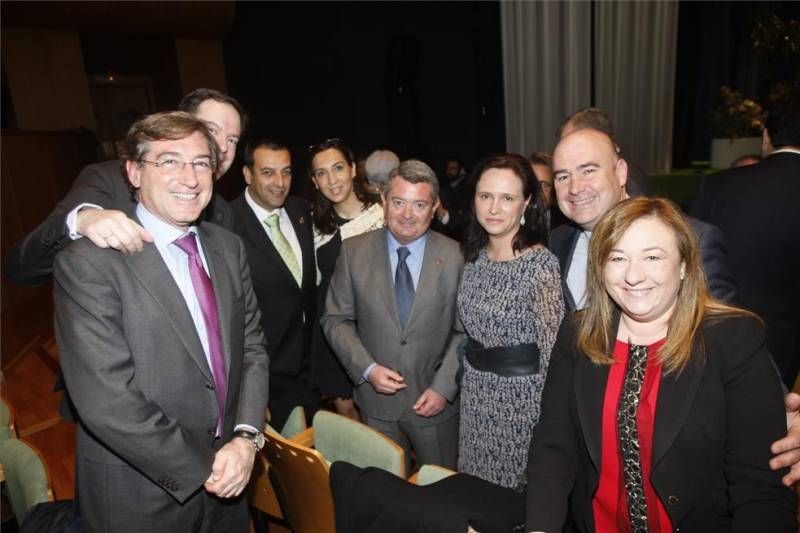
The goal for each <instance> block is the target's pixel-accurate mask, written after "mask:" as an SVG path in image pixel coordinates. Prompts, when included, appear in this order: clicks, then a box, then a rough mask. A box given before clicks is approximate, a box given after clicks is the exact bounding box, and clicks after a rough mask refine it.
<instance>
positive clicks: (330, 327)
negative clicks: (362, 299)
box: [320, 243, 375, 384]
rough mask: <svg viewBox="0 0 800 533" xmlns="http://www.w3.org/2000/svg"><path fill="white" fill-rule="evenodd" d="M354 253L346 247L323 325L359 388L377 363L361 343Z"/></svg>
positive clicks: (338, 266) (344, 244) (332, 278)
mask: <svg viewBox="0 0 800 533" xmlns="http://www.w3.org/2000/svg"><path fill="white" fill-rule="evenodd" d="M351 250H352V248H351V247H350V246H347V244H346V243H343V245H342V249H341V252H340V253H339V258H338V259H337V260H336V269H335V270H334V272H333V276H332V277H331V283H330V286H329V288H328V296H327V298H326V299H325V309H324V311H323V313H322V317H321V318H320V325H321V326H322V331H323V332H324V333H325V338H327V339H328V342H329V343H330V345H331V348H333V351H334V353H335V354H336V356H337V357H338V358H339V361H341V362H342V364H343V365H344V367H345V369H346V370H347V372H348V374H350V379H352V380H353V382H354V383H356V384H358V383H359V381H360V380H361V377H362V376H363V375H364V371H365V370H366V369H367V367H368V366H369V365H371V364H372V363H374V362H375V359H374V358H373V357H372V355H370V353H369V352H368V351H367V348H366V347H365V346H364V343H362V342H361V338H360V337H359V335H358V329H357V328H356V302H355V291H354V289H353V278H352V274H351V272H350V254H351V253H352V252H351Z"/></svg>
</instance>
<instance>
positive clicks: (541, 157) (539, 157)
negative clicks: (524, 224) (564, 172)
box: [528, 152, 567, 234]
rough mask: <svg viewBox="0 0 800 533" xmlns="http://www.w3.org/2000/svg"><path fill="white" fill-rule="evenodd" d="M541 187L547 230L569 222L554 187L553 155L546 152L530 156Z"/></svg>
mask: <svg viewBox="0 0 800 533" xmlns="http://www.w3.org/2000/svg"><path fill="white" fill-rule="evenodd" d="M528 161H530V162H531V168H532V169H533V173H534V174H536V181H538V182H539V189H541V191H542V200H543V201H544V204H545V206H546V207H547V214H546V218H547V232H548V234H549V233H550V230H551V229H552V228H556V227H558V226H560V225H561V224H564V223H565V222H567V217H565V216H564V214H563V213H562V212H561V210H560V209H559V208H558V202H556V197H555V194H556V193H555V191H554V189H553V157H552V156H551V155H550V154H547V153H544V152H534V153H532V154H531V155H529V156H528Z"/></svg>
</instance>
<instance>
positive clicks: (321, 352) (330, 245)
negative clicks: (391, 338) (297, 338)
mask: <svg viewBox="0 0 800 533" xmlns="http://www.w3.org/2000/svg"><path fill="white" fill-rule="evenodd" d="M309 157H310V160H311V164H310V174H311V180H312V181H313V182H314V187H316V189H317V193H316V198H315V200H314V208H313V218H314V249H315V250H316V257H317V269H318V275H317V282H318V283H317V312H318V313H321V312H322V309H323V307H324V305H325V296H326V295H327V293H328V285H329V284H330V281H331V276H332V275H333V270H334V268H335V267H336V259H337V257H338V256H339V248H340V247H341V245H342V241H343V240H344V239H347V238H348V237H353V236H355V235H361V234H362V233H366V232H367V231H372V230H374V229H377V228H381V227H383V224H384V218H383V208H382V207H381V205H380V202H379V197H378V196H377V195H375V194H373V193H371V192H369V191H368V190H367V188H366V181H365V180H364V179H362V178H359V177H358V176H357V174H356V164H355V161H354V159H353V152H352V151H351V150H350V149H349V148H348V147H347V146H346V145H345V144H344V142H343V141H342V140H340V139H329V140H327V141H324V142H322V143H319V144H315V145H312V146H311V147H310V149H309ZM311 358H312V362H311V382H312V384H313V385H314V386H315V387H317V388H318V389H319V391H320V393H321V394H322V395H323V396H328V397H331V398H333V403H334V406H335V408H336V412H337V413H339V414H341V415H344V416H348V417H350V418H353V419H355V420H359V416H358V411H357V410H356V408H355V405H354V403H353V382H352V381H351V380H350V378H349V377H348V376H347V372H346V371H345V369H344V367H343V366H342V364H341V363H340V362H339V359H338V358H337V357H336V356H335V355H334V354H333V352H331V349H330V347H329V346H328V341H327V340H325V336H324V335H323V334H322V328H320V326H319V316H317V317H316V318H315V326H314V334H313V341H312V355H311Z"/></svg>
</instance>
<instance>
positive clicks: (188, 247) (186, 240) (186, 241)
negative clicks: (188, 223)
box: [174, 232, 199, 256]
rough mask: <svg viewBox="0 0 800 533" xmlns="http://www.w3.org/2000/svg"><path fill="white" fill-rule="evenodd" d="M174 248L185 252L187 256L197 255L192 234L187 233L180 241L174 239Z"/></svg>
mask: <svg viewBox="0 0 800 533" xmlns="http://www.w3.org/2000/svg"><path fill="white" fill-rule="evenodd" d="M174 244H175V246H177V247H178V248H180V249H181V250H183V251H184V252H186V254H187V255H189V256H192V255H198V253H199V252H198V251H197V240H195V234H194V233H191V232H190V233H187V234H186V235H184V236H183V237H181V238H180V239H175V241H174Z"/></svg>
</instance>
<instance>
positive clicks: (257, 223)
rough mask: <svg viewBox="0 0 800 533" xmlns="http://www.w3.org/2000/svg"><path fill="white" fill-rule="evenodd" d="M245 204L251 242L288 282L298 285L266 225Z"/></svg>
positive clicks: (247, 227) (247, 228) (247, 229)
mask: <svg viewBox="0 0 800 533" xmlns="http://www.w3.org/2000/svg"><path fill="white" fill-rule="evenodd" d="M243 203H244V210H245V213H244V217H243V218H244V225H245V231H247V234H248V236H249V238H250V242H252V243H253V244H254V245H255V246H256V247H257V248H259V249H261V251H262V252H264V256H263V257H264V258H265V259H267V260H268V261H269V262H271V263H273V264H275V265H278V268H279V270H280V271H281V272H282V273H283V275H284V276H285V277H286V278H287V280H291V282H292V283H294V284H295V285H297V282H296V281H295V279H294V276H292V272H291V271H290V270H289V267H287V266H286V263H285V262H284V261H283V258H282V257H281V254H280V253H278V250H277V249H276V248H275V245H274V244H272V241H271V240H270V238H269V236H268V235H267V230H266V227H265V225H264V222H263V221H261V220H259V219H258V217H256V214H255V212H253V210H252V209H251V208H250V206H249V205H247V203H246V202H243Z"/></svg>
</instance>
